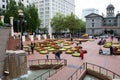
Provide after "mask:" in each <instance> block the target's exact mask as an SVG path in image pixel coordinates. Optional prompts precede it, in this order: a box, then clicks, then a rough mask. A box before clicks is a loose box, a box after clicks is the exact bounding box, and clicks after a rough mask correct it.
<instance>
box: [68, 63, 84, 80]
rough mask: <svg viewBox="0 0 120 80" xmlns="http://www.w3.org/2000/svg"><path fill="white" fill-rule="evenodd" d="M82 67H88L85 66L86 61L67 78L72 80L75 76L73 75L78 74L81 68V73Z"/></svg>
mask: <svg viewBox="0 0 120 80" xmlns="http://www.w3.org/2000/svg"><path fill="white" fill-rule="evenodd" d="M82 66H83V68H82ZM81 69H83V70H84V69H86V68H85V63H82V65H80V67H79V68H78V69H77V70H76V71H75V72H74V73H73V74H72V75H71V76H70V77H68V79H67V80H72V78H73V76H74V75H75V74H77V73H78V71H79V70H80V74H81ZM77 78H78V77H77V76H76V79H77Z"/></svg>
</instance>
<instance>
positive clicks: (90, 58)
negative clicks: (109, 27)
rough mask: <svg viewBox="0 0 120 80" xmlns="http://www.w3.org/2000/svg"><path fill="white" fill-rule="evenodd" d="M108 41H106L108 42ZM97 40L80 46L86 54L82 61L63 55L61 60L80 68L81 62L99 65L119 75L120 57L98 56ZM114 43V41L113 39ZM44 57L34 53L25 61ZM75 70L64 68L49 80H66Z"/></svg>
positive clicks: (51, 55) (50, 56)
mask: <svg viewBox="0 0 120 80" xmlns="http://www.w3.org/2000/svg"><path fill="white" fill-rule="evenodd" d="M109 40H110V39H107V41H109ZM98 41H99V39H97V40H94V41H87V42H83V43H82V44H81V46H82V47H83V49H85V50H87V52H88V53H87V54H85V55H84V60H81V58H80V57H72V56H71V55H70V54H65V53H63V54H62V55H61V58H62V59H67V61H68V63H67V64H68V65H75V66H80V65H81V64H82V63H83V62H90V63H93V64H97V65H100V66H102V67H105V68H107V69H109V70H112V71H113V72H115V73H117V74H119V75H120V55H100V54H98V52H99V49H100V46H99V45H97V42H98ZM114 41H116V39H114ZM101 48H102V49H103V50H109V49H108V48H103V46H101ZM45 58H46V55H42V54H39V53H37V52H35V53H34V54H31V55H28V57H27V59H28V60H32V59H45ZM49 58H50V59H54V58H55V55H54V54H52V53H50V54H49ZM74 71H75V69H73V68H68V67H66V68H64V69H62V70H61V71H59V72H57V73H56V74H55V75H53V76H52V77H51V78H50V79H49V80H66V79H67V77H68V76H70V75H71V74H72V73H73V72H74Z"/></svg>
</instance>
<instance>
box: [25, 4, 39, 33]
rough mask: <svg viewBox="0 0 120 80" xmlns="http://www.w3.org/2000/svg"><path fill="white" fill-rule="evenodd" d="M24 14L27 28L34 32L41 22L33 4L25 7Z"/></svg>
mask: <svg viewBox="0 0 120 80" xmlns="http://www.w3.org/2000/svg"><path fill="white" fill-rule="evenodd" d="M24 14H25V18H26V20H27V25H28V27H27V30H29V31H30V32H34V31H35V30H36V29H37V28H38V27H39V25H40V22H41V20H40V19H39V16H38V9H37V8H36V7H35V5H34V4H31V5H29V6H28V7H27V8H26V10H25V12H24Z"/></svg>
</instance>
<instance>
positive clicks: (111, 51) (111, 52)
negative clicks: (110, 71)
mask: <svg viewBox="0 0 120 80" xmlns="http://www.w3.org/2000/svg"><path fill="white" fill-rule="evenodd" d="M112 54H113V47H112V45H111V46H110V55H112Z"/></svg>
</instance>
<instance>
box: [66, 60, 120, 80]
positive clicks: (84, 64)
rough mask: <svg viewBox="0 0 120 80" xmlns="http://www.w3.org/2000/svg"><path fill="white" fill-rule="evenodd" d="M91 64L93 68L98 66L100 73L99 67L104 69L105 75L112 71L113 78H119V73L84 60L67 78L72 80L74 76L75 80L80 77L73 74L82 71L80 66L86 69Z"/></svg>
mask: <svg viewBox="0 0 120 80" xmlns="http://www.w3.org/2000/svg"><path fill="white" fill-rule="evenodd" d="M89 64H90V65H92V66H93V67H92V68H93V70H94V69H95V66H96V67H99V73H100V74H101V73H102V72H101V69H103V70H106V76H110V75H108V72H110V73H112V78H113V79H114V78H118V77H119V78H120V75H118V74H116V73H115V72H113V71H111V70H108V69H106V68H104V67H101V66H99V65H96V64H92V63H88V62H85V63H83V64H82V65H81V66H80V67H79V68H78V69H77V70H76V71H75V72H74V73H73V74H72V75H71V76H70V77H68V78H67V80H73V76H75V77H76V80H77V79H78V78H79V77H80V75H75V74H78V71H79V70H80V74H81V73H82V72H81V68H82V66H84V68H85V67H86V68H85V69H84V70H87V69H89V67H88V65H89Z"/></svg>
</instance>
